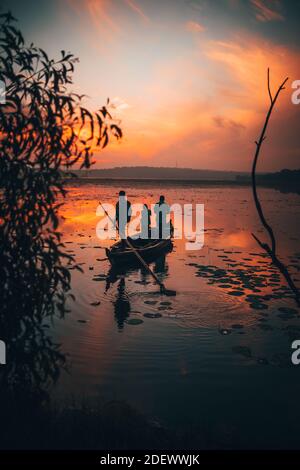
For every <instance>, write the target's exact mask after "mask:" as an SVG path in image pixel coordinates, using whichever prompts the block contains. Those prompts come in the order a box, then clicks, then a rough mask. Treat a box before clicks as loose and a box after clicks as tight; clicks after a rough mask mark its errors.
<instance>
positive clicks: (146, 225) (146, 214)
mask: <svg viewBox="0 0 300 470" xmlns="http://www.w3.org/2000/svg"><path fill="white" fill-rule="evenodd" d="M141 216H142V217H141V238H142V239H143V240H149V239H150V238H151V209H149V208H148V206H147V204H144V207H143V210H142V214H141Z"/></svg>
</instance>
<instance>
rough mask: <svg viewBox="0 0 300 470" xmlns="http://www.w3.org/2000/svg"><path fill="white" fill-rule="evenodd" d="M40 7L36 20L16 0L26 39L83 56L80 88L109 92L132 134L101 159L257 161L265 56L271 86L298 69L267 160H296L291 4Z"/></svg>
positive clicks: (119, 1) (257, 0)
mask: <svg viewBox="0 0 300 470" xmlns="http://www.w3.org/2000/svg"><path fill="white" fill-rule="evenodd" d="M17 3H18V5H16V12H15V14H16V15H18V10H21V9H22V7H21V6H20V2H17ZM216 3H218V6H219V8H218V11H217V10H216ZM13 4H14V1H13V2H12V6H10V8H13ZM41 7H42V12H40V13H39V25H38V24H37V22H36V21H35V18H29V17H27V18H26V14H25V12H24V11H23V12H21V11H20V18H21V25H22V26H23V23H24V28H25V32H26V35H27V39H28V41H31V40H33V41H35V42H38V43H39V44H41V45H42V46H45V47H47V48H48V49H49V47H50V53H53V56H56V55H57V53H58V52H59V51H60V49H61V48H62V47H64V49H65V50H70V51H72V52H73V53H74V54H75V55H76V56H78V57H79V58H80V63H79V64H78V66H77V69H76V74H75V80H74V87H73V88H74V89H75V91H78V92H79V93H85V94H86V95H88V98H87V100H86V104H87V105H88V106H89V107H90V108H93V109H95V110H96V109H97V108H99V107H100V106H101V105H102V104H103V103H105V102H106V98H107V97H109V98H110V99H111V111H112V112H113V114H114V116H115V117H116V118H117V119H120V120H121V126H122V129H123V131H124V138H123V139H122V141H121V142H115V143H113V144H112V145H110V146H109V148H107V149H105V151H103V152H95V155H94V157H95V161H96V165H95V167H96V168H102V167H113V166H131V165H149V166H176V165H177V166H178V167H194V168H211V169H222V170H223V169H225V170H246V171H247V170H249V168H250V164H251V159H252V155H253V143H254V140H255V139H256V138H257V134H258V132H259V129H260V126H261V124H262V120H263V116H264V113H265V111H266V107H267V105H268V94H267V87H266V75H267V68H268V67H270V69H271V81H272V85H273V87H274V89H275V87H276V86H277V85H278V84H279V82H280V81H281V80H283V79H284V78H285V77H286V76H288V77H289V78H290V79H289V82H288V85H287V89H286V91H285V93H284V94H283V95H282V97H281V100H280V103H279V105H278V109H277V110H276V113H275V114H274V116H273V118H272V126H271V129H270V132H269V135H268V141H267V143H266V146H265V150H264V156H263V158H262V162H261V167H260V170H268V171H269V170H279V169H281V168H282V167H288V168H297V167H298V166H299V163H298V155H299V149H300V146H299V142H298V134H297V132H298V126H299V124H298V122H299V112H300V107H297V106H295V105H293V104H292V103H291V93H292V82H293V80H296V79H299V77H300V67H299V49H298V48H296V47H295V45H294V44H295V42H293V36H294V34H295V31H296V25H295V23H294V19H293V15H292V12H291V11H290V12H289V15H288V12H287V11H286V9H285V7H284V5H283V4H282V3H281V2H279V1H271V0H269V1H266V0H249V1H248V0H222V1H220V2H207V1H204V0H195V1H186V2H184V1H179V0H175V1H172V2H171V1H170V0H163V1H161V2H154V1H153V2H152V1H149V0H134V1H133V0H55V1H53V2H51V6H50V5H49V4H48V3H46V2H41ZM295 8H297V7H296V6H295ZM47 16H49V17H51V18H52V19H54V21H48V20H47ZM22 18H23V19H22ZM41 24H42V26H41ZM274 25H276V33H275V32H274V28H272V26H274ZM279 148H281V149H284V152H283V151H282V150H279ZM283 153H284V155H283Z"/></svg>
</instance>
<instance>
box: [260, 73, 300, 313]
mask: <svg viewBox="0 0 300 470" xmlns="http://www.w3.org/2000/svg"><path fill="white" fill-rule="evenodd" d="M287 81H288V78H286V79H285V80H284V81H283V82H282V84H281V85H280V87H279V88H278V90H277V92H276V95H275V96H274V98H273V96H272V92H271V87H270V70H269V69H268V93H269V98H270V103H271V104H270V107H269V111H268V113H267V116H266V119H265V123H264V126H263V128H262V131H261V134H260V137H259V140H258V141H256V142H255V143H256V152H255V156H254V160H253V165H252V190H253V196H254V202H255V206H256V209H257V212H258V215H259V218H260V220H261V223H262V224H263V226H264V227H265V229H266V231H267V232H268V234H269V237H270V240H271V247H270V246H269V244H268V243H263V242H261V241H260V240H259V239H258V237H257V236H256V235H254V234H252V235H253V237H254V239H255V240H256V241H257V243H258V244H259V245H260V247H261V248H262V249H263V250H265V251H266V252H267V253H268V255H269V256H270V257H271V259H272V262H273V264H274V265H275V266H276V267H277V268H278V269H279V270H280V272H281V273H282V275H283V276H284V277H285V279H286V281H287V283H288V285H289V287H290V288H291V290H292V291H293V293H294V294H295V298H296V302H297V304H298V305H300V292H299V290H298V288H297V287H296V285H295V284H294V282H293V280H292V278H291V276H290V274H289V272H288V270H287V268H286V267H285V265H284V264H283V263H282V262H281V261H280V260H279V259H278V258H277V256H276V239H275V235H274V232H273V229H272V227H271V226H270V225H269V223H268V222H267V220H266V218H265V216H264V213H263V210H262V207H261V204H260V201H259V198H258V195H257V188H256V166H257V161H258V157H259V153H260V149H261V146H262V143H263V141H264V140H265V139H266V135H265V134H266V130H267V127H268V124H269V120H270V117H271V114H272V111H273V108H274V106H275V103H276V101H277V98H278V96H279V94H280V92H281V91H282V90H284V85H285V84H286V82H287Z"/></svg>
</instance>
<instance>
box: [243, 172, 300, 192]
mask: <svg viewBox="0 0 300 470" xmlns="http://www.w3.org/2000/svg"><path fill="white" fill-rule="evenodd" d="M256 179H257V183H258V184H259V185H262V186H270V187H272V188H277V189H280V190H281V191H282V192H296V193H298V194H300V170H287V169H284V170H281V171H278V172H276V173H266V174H258V175H257V176H256ZM236 180H237V181H239V182H242V183H244V182H249V183H250V182H251V177H250V176H248V175H237V176H236Z"/></svg>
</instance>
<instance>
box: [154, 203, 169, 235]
mask: <svg viewBox="0 0 300 470" xmlns="http://www.w3.org/2000/svg"><path fill="white" fill-rule="evenodd" d="M154 213H155V216H156V227H155V228H156V234H157V235H158V238H164V239H165V238H169V237H170V234H171V225H170V220H168V221H167V219H168V215H169V214H170V206H169V205H168V204H166V202H165V196H163V195H162V196H160V197H159V201H158V202H157V203H156V204H155V206H154Z"/></svg>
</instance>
